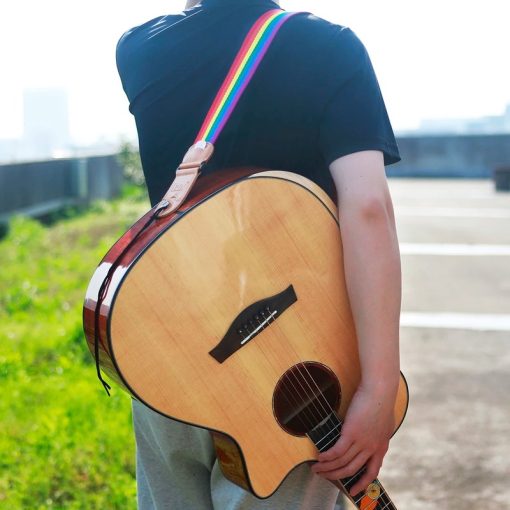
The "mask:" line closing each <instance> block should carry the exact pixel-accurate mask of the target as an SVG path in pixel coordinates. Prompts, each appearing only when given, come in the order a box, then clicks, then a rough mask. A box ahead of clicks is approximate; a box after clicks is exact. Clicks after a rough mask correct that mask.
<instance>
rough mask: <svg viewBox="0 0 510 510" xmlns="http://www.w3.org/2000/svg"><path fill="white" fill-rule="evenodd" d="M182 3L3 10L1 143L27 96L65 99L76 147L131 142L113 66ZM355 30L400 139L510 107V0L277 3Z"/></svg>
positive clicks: (17, 131) (28, 2)
mask: <svg viewBox="0 0 510 510" xmlns="http://www.w3.org/2000/svg"><path fill="white" fill-rule="evenodd" d="M184 4H185V2H184V0H182V1H175V0H166V1H163V0H145V1H141V0H137V1H135V0H87V1H86V2H81V1H76V0H73V1H69V0H44V1H41V0H16V1H15V2H7V1H2V2H1V5H0V138H16V137H20V136H21V134H22V91H23V89H28V88H39V87H59V88H64V89H66V90H67V91H68V94H69V102H70V119H71V126H70V128H71V134H72V136H73V138H74V140H75V141H76V142H77V143H81V144H86V143H92V142H93V141H95V140H97V139H98V138H101V137H103V138H107V139H117V138H120V137H122V136H124V137H130V138H132V137H134V134H135V128H134V120H133V118H132V116H131V115H130V114H129V111H128V102H127V99H126V97H125V95H124V92H123V90H122V87H121V85H120V81H119V78H118V75H117V70H116V66H115V45H116V43H117V40H118V39H119V37H120V36H121V34H122V33H123V32H124V31H126V30H128V29H129V28H131V27H133V26H135V25H138V24H141V23H143V22H145V21H147V20H149V19H151V18H154V17H156V16H159V15H163V14H170V13H175V12H179V11H180V10H181V9H182V8H183V7H184ZM281 6H282V7H283V8H285V9H287V10H292V11H293V10H304V11H310V12H313V13H314V14H316V15H318V16H321V17H323V18H326V19H328V20H330V21H332V22H334V23H338V24H340V25H346V26H349V27H350V28H351V29H352V30H354V32H355V33H356V34H357V35H358V36H359V38H360V39H361V40H362V41H363V43H364V44H365V46H366V47H367V50H368V52H369V55H370V57H371V59H372V63H373V65H374V68H375V71H376V74H377V76H378V80H379V83H380V86H381V89H382V92H383V96H384V98H385V102H386V106H387V108H388V112H389V115H390V119H391V121H392V124H393V127H394V129H395V131H397V132H398V131H403V130H407V129H413V128H416V127H418V126H419V123H420V121H421V120H422V119H429V118H472V117H480V116H486V115H500V114H502V113H503V111H504V109H505V106H506V105H507V104H509V103H510V65H509V64H508V61H509V54H510V51H509V50H510V30H509V29H508V20H509V19H510V3H509V0H483V1H481V0H427V1H423V0H421V1H415V0H349V1H347V0H281Z"/></svg>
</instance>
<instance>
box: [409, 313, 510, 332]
mask: <svg viewBox="0 0 510 510" xmlns="http://www.w3.org/2000/svg"><path fill="white" fill-rule="evenodd" d="M400 326H401V327H404V328H405V327H408V328H447V329H470V330H475V331H510V315H507V314H482V313H422V312H402V314H401V316H400Z"/></svg>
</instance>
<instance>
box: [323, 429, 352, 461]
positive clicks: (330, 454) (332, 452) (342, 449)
mask: <svg viewBox="0 0 510 510" xmlns="http://www.w3.org/2000/svg"><path fill="white" fill-rule="evenodd" d="M352 444H353V441H352V439H351V438H350V437H349V436H347V435H341V436H340V439H338V441H337V442H336V443H335V444H334V445H333V446H332V447H331V448H329V450H326V451H325V452H322V453H320V454H319V457H318V459H317V460H318V461H319V462H324V461H330V460H334V459H337V458H339V457H343V456H344V455H345V453H346V452H347V451H348V450H349V448H350V447H351V446H352Z"/></svg>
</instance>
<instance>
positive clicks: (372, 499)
mask: <svg viewBox="0 0 510 510" xmlns="http://www.w3.org/2000/svg"><path fill="white" fill-rule="evenodd" d="M341 430H342V420H340V418H339V417H338V416H337V414H336V413H334V412H332V413H331V414H329V415H328V417H327V418H325V419H324V420H323V421H321V422H320V423H319V424H318V425H317V426H315V427H314V428H313V429H312V430H310V431H309V432H308V434H307V435H308V437H309V438H310V439H311V440H312V441H313V443H314V444H315V446H316V447H317V449H318V450H319V451H320V452H325V451H326V450H328V449H329V448H331V447H332V446H333V445H334V444H335V443H336V441H337V440H338V438H339V437H340V433H341ZM364 472H365V468H364V467H363V468H361V469H360V470H359V471H358V472H357V473H356V474H355V475H354V476H352V477H349V478H344V479H342V480H338V481H337V482H336V483H335V485H337V486H338V487H340V488H341V489H342V490H343V491H344V493H345V494H346V495H347V496H348V497H349V499H350V500H351V501H352V502H353V503H354V504H355V505H356V508H358V509H359V510H397V509H396V507H395V505H394V504H393V502H392V501H391V499H390V497H389V496H388V494H387V493H386V491H385V490H384V487H383V486H382V485H381V482H379V480H377V479H375V480H373V481H372V483H371V484H370V485H369V486H368V488H367V489H366V490H365V491H363V492H360V493H359V494H356V496H351V495H350V494H349V491H350V490H351V488H352V487H353V486H354V484H355V483H356V482H357V481H358V480H359V479H360V478H361V477H362V475H363V473H364Z"/></svg>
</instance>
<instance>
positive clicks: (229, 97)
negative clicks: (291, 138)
mask: <svg viewBox="0 0 510 510" xmlns="http://www.w3.org/2000/svg"><path fill="white" fill-rule="evenodd" d="M296 14H301V13H300V12H287V11H282V10H281V9H271V10H269V11H266V12H265V13H264V14H262V16H260V17H259V18H258V19H257V21H256V22H255V23H254V24H253V26H252V27H251V29H250V31H249V32H248V34H247V35H246V37H245V39H244V41H243V44H242V45H241V48H240V49H239V52H238V53H237V55H236V57H235V59H234V62H233V63H232V65H231V66H230V70H229V71H228V73H227V76H226V77H225V79H224V80H223V83H222V84H221V86H220V88H219V90H218V93H217V94H216V97H215V98H214V100H213V102H212V104H211V107H210V108H209V111H208V112H207V115H206V116H205V119H204V121H203V123H202V126H201V128H200V130H199V132H198V134H197V137H196V139H195V142H194V143H193V145H192V146H191V147H190V148H189V149H188V152H186V154H185V156H184V159H183V160H182V163H181V164H180V165H179V167H178V168H177V171H176V177H175V180H174V181H173V182H172V184H171V185H170V188H169V189H168V191H167V192H166V193H165V196H164V197H163V199H162V200H161V202H160V203H159V204H158V205H157V208H158V210H159V216H167V215H169V214H171V213H173V212H175V211H176V210H177V209H178V208H179V207H180V206H181V205H182V204H183V203H184V201H185V200H186V197H187V196H188V194H189V192H190V191H191V189H192V187H193V185H194V184H195V182H196V180H197V178H198V176H199V174H200V169H201V168H202V166H204V165H205V164H206V163H207V161H209V159H210V158H211V156H212V154H213V152H214V145H213V144H214V143H215V142H216V140H217V139H218V136H219V135H220V133H221V131H222V130H223V128H224V127H225V124H226V123H227V121H228V120H229V118H230V116H231V115H232V112H233V111H234V108H235V107H236V105H237V103H238V102H239V99H240V98H241V96H242V94H243V92H244V91H245V90H246V87H247V86H248V83H249V82H250V80H251V78H252V77H253V75H254V74H255V71H256V70H257V68H258V67H259V65H260V63H261V61H262V59H263V58H264V55H265V54H266V53H267V50H268V49H269V46H270V45H271V43H272V41H273V40H274V38H275V36H276V34H277V33H278V31H279V30H280V28H281V27H282V26H283V24H284V23H285V22H286V21H288V20H289V19H290V18H292V17H293V16H295V15H296Z"/></svg>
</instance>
